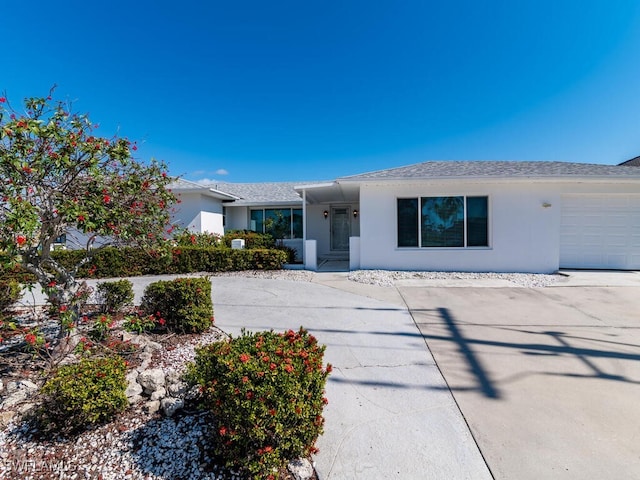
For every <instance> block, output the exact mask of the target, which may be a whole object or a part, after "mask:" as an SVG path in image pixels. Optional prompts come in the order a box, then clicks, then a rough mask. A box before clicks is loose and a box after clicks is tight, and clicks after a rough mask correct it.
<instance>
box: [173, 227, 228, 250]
mask: <svg viewBox="0 0 640 480" xmlns="http://www.w3.org/2000/svg"><path fill="white" fill-rule="evenodd" d="M173 240H174V241H175V242H176V244H177V245H179V246H183V247H185V246H186V247H189V246H197V247H217V246H219V245H220V244H221V242H222V236H221V235H218V234H217V233H192V232H189V231H186V232H182V233H180V234H179V235H176V236H175V237H173Z"/></svg>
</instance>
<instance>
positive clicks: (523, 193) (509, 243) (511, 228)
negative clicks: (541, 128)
mask: <svg viewBox="0 0 640 480" xmlns="http://www.w3.org/2000/svg"><path fill="white" fill-rule="evenodd" d="M438 195H442V196H455V195H488V197H489V245H490V246H489V247H474V248H398V247H397V220H396V216H397V213H396V208H397V206H396V199H397V198H399V197H405V198H406V197H420V196H438ZM543 203H549V204H551V207H547V208H545V207H543V206H542V205H543ZM360 206H361V210H360V230H361V239H360V266H361V268H363V269H390V270H431V271H494V272H553V271H556V270H557V269H558V262H559V227H560V195H559V189H558V188H557V187H553V186H552V187H549V186H545V185H544V184H526V185H522V184H508V183H498V184H493V185H490V184H472V183H461V182H456V183H453V182H451V183H442V184H427V183H422V184H419V183H415V184H408V183H407V184H397V185H395V186H389V185H375V186H374V185H362V187H361V190H360Z"/></svg>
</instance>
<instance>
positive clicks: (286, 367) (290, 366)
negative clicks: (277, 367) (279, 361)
mask: <svg viewBox="0 0 640 480" xmlns="http://www.w3.org/2000/svg"><path fill="white" fill-rule="evenodd" d="M284 369H285V370H286V371H287V372H288V373H291V372H293V365H289V364H287V365H285V366H284Z"/></svg>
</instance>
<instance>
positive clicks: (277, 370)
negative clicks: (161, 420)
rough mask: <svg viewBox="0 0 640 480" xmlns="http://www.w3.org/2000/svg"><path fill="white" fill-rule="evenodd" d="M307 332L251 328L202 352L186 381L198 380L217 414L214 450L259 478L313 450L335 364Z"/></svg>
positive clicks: (207, 400)
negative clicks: (255, 330)
mask: <svg viewBox="0 0 640 480" xmlns="http://www.w3.org/2000/svg"><path fill="white" fill-rule="evenodd" d="M324 350H325V347H324V346H321V345H319V344H318V343H317V341H316V339H315V338H314V337H313V336H312V335H310V334H309V333H308V332H307V331H305V330H304V329H302V328H301V329H300V330H299V331H298V332H294V331H292V330H289V331H288V332H286V333H274V332H273V331H269V332H259V333H246V332H244V331H243V333H242V335H241V336H240V337H237V338H232V339H231V340H230V341H228V342H216V343H212V344H209V345H206V346H204V347H201V348H199V349H198V350H197V353H196V358H195V362H194V363H191V364H189V365H188V367H187V374H186V379H187V381H188V382H189V383H191V384H193V385H199V386H200V391H201V392H202V396H203V400H204V404H205V405H206V407H207V408H209V409H210V410H211V412H212V413H213V417H214V418H215V421H216V425H215V429H214V432H215V433H214V437H215V438H214V439H213V440H214V446H213V448H214V452H215V454H216V455H217V456H218V457H219V459H220V460H221V461H223V462H224V463H225V465H227V466H228V467H232V468H239V469H241V470H242V471H243V472H244V473H245V474H248V475H249V476H250V477H251V478H254V479H263V478H267V477H269V476H271V475H273V476H274V478H275V477H276V476H277V473H276V471H277V470H278V469H279V468H280V467H282V466H283V465H284V464H285V463H286V462H287V461H289V460H292V459H295V458H299V457H303V456H307V455H309V454H311V453H315V451H316V448H315V446H314V444H315V442H316V439H317V438H318V436H319V435H320V434H321V433H322V431H323V424H324V418H323V417H322V411H323V408H324V405H325V404H326V403H327V400H326V398H324V397H323V395H324V387H325V384H326V379H327V376H328V374H329V372H330V371H331V365H327V367H326V368H323V365H322V358H323V355H324Z"/></svg>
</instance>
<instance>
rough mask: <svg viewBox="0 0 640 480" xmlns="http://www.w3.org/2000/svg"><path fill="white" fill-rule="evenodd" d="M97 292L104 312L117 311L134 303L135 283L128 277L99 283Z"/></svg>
mask: <svg viewBox="0 0 640 480" xmlns="http://www.w3.org/2000/svg"><path fill="white" fill-rule="evenodd" d="M96 292H97V293H96V295H97V300H98V303H99V304H100V306H101V310H102V311H103V312H104V313H116V312H119V311H120V310H122V309H123V308H124V307H126V306H129V305H132V304H133V283H131V282H130V281H129V280H126V279H123V280H117V281H114V282H101V283H98V285H97V288H96Z"/></svg>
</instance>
